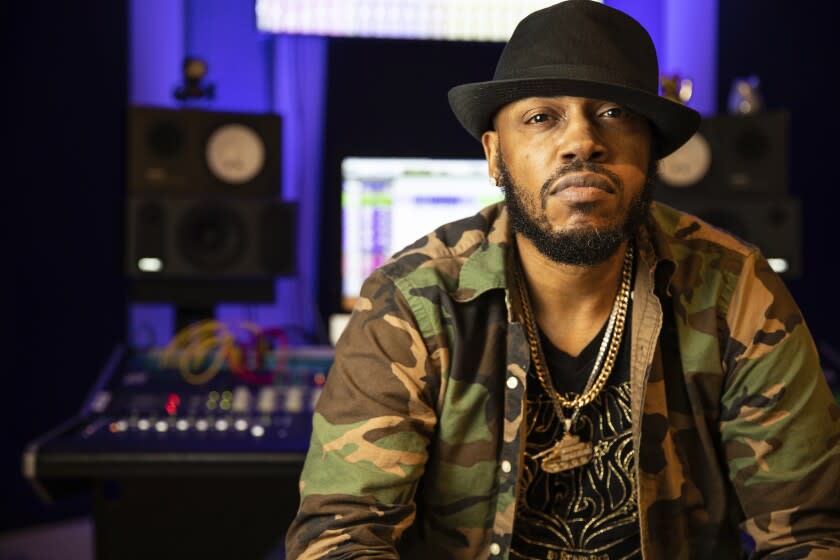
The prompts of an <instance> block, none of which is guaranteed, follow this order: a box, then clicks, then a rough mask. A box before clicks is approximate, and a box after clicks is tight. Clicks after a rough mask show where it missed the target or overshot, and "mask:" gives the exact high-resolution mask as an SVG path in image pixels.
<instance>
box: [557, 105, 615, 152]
mask: <svg viewBox="0 0 840 560" xmlns="http://www.w3.org/2000/svg"><path fill="white" fill-rule="evenodd" d="M606 157H607V148H606V146H605V145H604V143H603V142H602V140H601V139H600V138H599V136H598V134H597V131H596V130H595V127H594V125H593V123H592V121H591V120H590V119H589V117H588V116H585V115H579V114H578V115H574V116H572V117H569V120H568V125H567V126H566V130H565V131H564V133H563V139H562V147H561V158H562V159H563V162H564V163H572V162H574V161H592V162H599V161H604V159H606Z"/></svg>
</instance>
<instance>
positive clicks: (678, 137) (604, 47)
mask: <svg viewBox="0 0 840 560" xmlns="http://www.w3.org/2000/svg"><path fill="white" fill-rule="evenodd" d="M555 95H570V96H575V97H589V98H593V99H604V100H607V101H613V102H615V103H620V104H622V105H624V106H626V107H629V108H630V109H632V110H634V111H636V112H637V113H640V114H641V115H644V116H645V117H647V118H648V119H649V120H650V121H651V123H652V124H653V127H654V130H655V134H656V140H657V142H656V151H655V153H654V157H656V158H662V157H664V156H666V155H668V154H670V153H671V152H673V151H674V150H676V149H677V148H679V147H680V146H681V145H682V144H683V143H684V142H685V141H686V140H688V139H689V138H690V137H691V135H692V134H694V133H695V132H696V131H697V128H698V126H699V125H700V114H699V113H697V111H695V110H693V109H691V108H689V107H686V106H685V105H683V104H681V103H679V102H677V101H672V100H671V99H668V98H666V97H662V96H660V95H659V64H658V61H657V58H656V49H655V47H654V45H653V41H652V40H651V38H650V35H648V32H647V31H646V30H645V28H644V27H642V26H641V24H639V22H637V21H636V20H634V19H633V18H631V17H630V16H628V15H627V14H625V13H624V12H621V11H619V10H616V9H615V8H610V7H608V6H605V5H603V4H601V3H599V2H594V1H592V0H566V1H565V2H561V3H559V4H555V5H553V6H549V7H548V8H544V9H542V10H538V11H536V12H534V13H532V14H530V15H529V16H527V17H525V19H523V20H522V21H521V22H519V24H518V25H517V26H516V29H515V30H514V32H513V35H512V36H511V38H510V40H509V41H508V42H507V44H506V45H505V47H504V49H503V50H502V55H501V57H500V58H499V62H498V64H497V66H496V72H495V74H494V75H493V79H492V80H491V81H489V82H477V83H470V84H462V85H459V86H455V87H454V88H452V89H451V90H450V91H449V105H450V106H451V107H452V110H453V112H454V113H455V116H456V117H457V118H458V120H459V121H460V123H461V124H462V125H463V126H464V128H466V129H467V131H468V132H469V133H470V134H472V135H473V136H474V137H475V138H477V139H480V138H481V135H482V134H483V133H484V132H485V131H487V130H490V129H491V128H492V126H493V125H492V122H491V121H492V118H493V116H494V115H495V114H496V112H497V111H498V110H499V109H501V108H502V107H503V106H505V105H507V104H508V103H511V102H513V101H516V100H518V99H523V98H525V97H533V96H555Z"/></svg>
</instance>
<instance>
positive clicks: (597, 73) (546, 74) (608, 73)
mask: <svg viewBox="0 0 840 560" xmlns="http://www.w3.org/2000/svg"><path fill="white" fill-rule="evenodd" d="M545 78H549V79H559V80H576V81H583V82H600V83H604V84H610V85H615V86H620V87H631V88H635V89H641V90H644V91H648V92H650V93H653V94H654V95H657V94H658V93H659V83H658V78H657V77H656V76H654V77H653V81H652V83H650V82H649V83H643V82H640V81H639V80H638V79H637V80H633V79H631V78H630V77H628V76H627V74H626V73H624V72H620V71H617V70H613V69H612V68H601V67H597V66H586V65H584V64H547V65H543V66H531V67H528V68H523V69H521V70H518V71H500V72H497V73H496V75H495V76H494V77H493V79H494V81H495V80H527V79H545Z"/></svg>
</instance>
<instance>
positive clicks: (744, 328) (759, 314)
mask: <svg viewBox="0 0 840 560" xmlns="http://www.w3.org/2000/svg"><path fill="white" fill-rule="evenodd" d="M726 319H727V321H726V322H727V325H728V328H729V329H730V333H729V335H730V338H729V343H728V345H727V348H726V355H725V362H726V364H727V368H728V371H727V380H726V385H725V387H724V393H723V396H722V405H723V406H722V414H721V421H722V424H721V435H722V439H723V444H724V450H725V454H726V459H727V462H728V467H729V476H730V479H731V480H732V483H733V485H734V488H735V491H736V492H737V494H738V497H739V500H740V502H741V505H742V508H743V511H744V514H745V517H746V520H745V522H744V525H743V529H744V530H745V531H746V532H747V533H748V534H749V535H750V536H751V537H752V539H753V540H754V542H755V552H754V557H755V558H766V559H779V560H781V559H782V558H785V559H788V558H801V559H806V558H807V559H812V560H816V559H829V558H831V559H836V558H840V410H838V406H837V403H836V401H835V400H834V397H833V396H832V394H831V391H830V390H829V387H828V384H827V382H826V379H825V377H824V375H823V372H822V369H821V367H820V363H819V357H818V354H817V351H816V348H815V345H814V342H813V339H812V337H811V335H810V333H809V331H808V329H807V327H806V325H805V322H804V320H803V318H802V316H801V314H800V311H799V309H798V308H797V306H796V304H795V302H794V300H793V298H792V297H791V295H790V293H789V292H788V290H787V288H786V287H785V285H784V283H783V282H782V280H781V279H780V278H779V277H778V276H777V275H776V274H775V273H774V272H773V271H772V270H771V269H770V267H769V265H768V264H767V262H766V260H765V259H764V258H763V257H762V256H761V255H760V254H757V253H754V254H752V255H751V256H750V258H748V259H747V262H746V265H745V267H744V269H743V271H742V273H741V276H740V278H739V279H738V285H737V287H736V289H735V291H734V293H733V295H732V299H731V301H730V306H729V310H728V313H727V317H726Z"/></svg>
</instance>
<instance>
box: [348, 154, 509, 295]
mask: <svg viewBox="0 0 840 560" xmlns="http://www.w3.org/2000/svg"><path fill="white" fill-rule="evenodd" d="M341 182H342V188H341V218H342V225H341V274H342V281H341V307H342V308H343V309H344V310H345V311H349V310H350V309H352V306H353V304H354V303H355V300H356V298H357V297H358V295H359V291H360V289H361V287H362V282H364V280H365V279H366V278H367V277H368V276H369V275H370V273H371V272H373V271H374V269H376V268H377V267H378V266H380V265H381V264H383V263H384V262H385V261H386V260H387V259H388V258H389V257H390V256H391V255H392V254H394V253H395V252H397V251H399V250H400V249H402V248H403V247H406V246H407V245H410V244H411V243H413V242H414V241H416V240H417V239H419V238H421V237H422V236H424V235H426V234H428V233H429V232H431V231H433V230H434V229H436V228H437V227H438V226H441V225H443V224H445V223H448V222H452V221H455V220H458V219H460V218H466V217H468V216H472V215H473V214H475V213H476V212H478V211H479V210H481V209H482V208H484V207H485V206H488V205H490V204H493V203H494V202H498V201H499V200H502V198H503V195H502V192H501V190H500V189H499V188H498V187H496V186H495V185H494V184H493V182H492V181H491V179H490V176H489V173H488V170H487V162H486V161H485V160H484V159H444V158H397V157H347V158H344V159H343V160H342V162H341Z"/></svg>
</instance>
